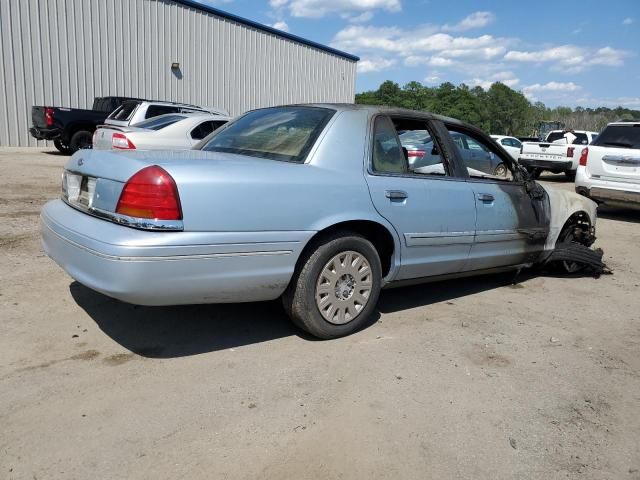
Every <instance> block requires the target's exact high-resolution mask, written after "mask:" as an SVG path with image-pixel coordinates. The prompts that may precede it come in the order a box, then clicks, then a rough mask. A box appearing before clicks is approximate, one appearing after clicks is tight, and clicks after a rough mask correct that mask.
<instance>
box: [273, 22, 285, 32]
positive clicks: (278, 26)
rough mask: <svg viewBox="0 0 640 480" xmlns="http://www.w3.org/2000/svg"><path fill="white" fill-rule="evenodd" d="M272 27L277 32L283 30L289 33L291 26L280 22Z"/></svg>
mask: <svg viewBox="0 0 640 480" xmlns="http://www.w3.org/2000/svg"><path fill="white" fill-rule="evenodd" d="M271 26H272V27H273V28H275V29H277V30H282V31H283V32H288V31H289V25H287V22H285V21H284V20H279V21H277V22H276V23H274V24H273V25H271Z"/></svg>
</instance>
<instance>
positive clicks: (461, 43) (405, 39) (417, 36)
mask: <svg viewBox="0 0 640 480" xmlns="http://www.w3.org/2000/svg"><path fill="white" fill-rule="evenodd" d="M509 43H510V40H508V39H504V38H496V37H493V36H491V35H481V36H479V37H462V36H458V37H454V36H452V35H449V34H448V33H442V32H437V33H436V29H434V27H429V26H427V27H420V28H418V29H415V30H407V29H401V28H398V27H372V26H363V25H352V26H349V27H346V28H345V29H343V30H341V31H339V32H338V33H337V34H336V35H335V37H334V38H333V41H332V42H331V44H332V46H334V47H336V48H340V49H342V50H347V51H378V52H379V51H381V50H382V51H385V52H389V53H398V54H400V55H402V56H403V57H409V56H416V55H417V54H421V53H431V54H433V55H436V56H438V57H442V58H459V57H477V58H483V59H491V58H496V57H499V56H501V55H503V54H504V52H505V51H506V47H507V45H509Z"/></svg>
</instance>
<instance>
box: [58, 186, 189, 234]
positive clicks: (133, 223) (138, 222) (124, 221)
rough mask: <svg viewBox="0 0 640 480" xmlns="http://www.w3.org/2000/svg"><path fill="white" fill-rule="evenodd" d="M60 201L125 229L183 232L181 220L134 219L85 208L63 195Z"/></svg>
mask: <svg viewBox="0 0 640 480" xmlns="http://www.w3.org/2000/svg"><path fill="white" fill-rule="evenodd" d="M62 201H63V202H64V203H66V204H67V205H69V206H70V207H71V208H75V209H76V210H79V211H81V212H83V213H86V214H88V215H92V216H94V217H97V218H101V219H103V220H109V221H111V222H113V223H117V224H119V225H124V226H125V227H131V228H136V229H138V230H152V231H170V232H180V231H182V230H184V224H183V223H182V220H154V219H150V218H135V217H129V216H127V215H121V214H119V213H114V212H107V211H106V210H101V209H99V208H95V207H87V206H85V205H82V204H80V203H77V202H72V201H70V200H69V199H68V198H67V197H66V196H65V195H63V196H62Z"/></svg>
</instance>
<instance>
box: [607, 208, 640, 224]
mask: <svg viewBox="0 0 640 480" xmlns="http://www.w3.org/2000/svg"><path fill="white" fill-rule="evenodd" d="M598 217H599V218H606V219H607V220H619V221H621V222H629V223H640V210H632V209H627V208H617V207H609V206H607V205H599V206H598Z"/></svg>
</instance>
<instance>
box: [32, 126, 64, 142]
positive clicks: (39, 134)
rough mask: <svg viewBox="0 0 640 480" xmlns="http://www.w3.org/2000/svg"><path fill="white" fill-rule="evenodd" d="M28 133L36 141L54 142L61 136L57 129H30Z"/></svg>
mask: <svg viewBox="0 0 640 480" xmlns="http://www.w3.org/2000/svg"><path fill="white" fill-rule="evenodd" d="M29 133H31V136H32V137H33V138H35V139H37V140H56V139H58V138H60V136H61V135H62V131H61V130H60V129H59V128H38V127H31V128H30V129H29Z"/></svg>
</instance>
